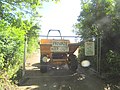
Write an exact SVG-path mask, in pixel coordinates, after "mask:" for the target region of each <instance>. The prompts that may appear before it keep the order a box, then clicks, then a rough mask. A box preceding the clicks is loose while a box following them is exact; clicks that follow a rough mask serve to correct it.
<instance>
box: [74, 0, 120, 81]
mask: <svg viewBox="0 0 120 90" xmlns="http://www.w3.org/2000/svg"><path fill="white" fill-rule="evenodd" d="M85 1H86V0H85ZM81 4H82V11H81V13H80V16H79V17H78V23H76V24H75V29H76V30H75V32H76V33H77V34H78V35H81V38H82V42H83V43H84V41H86V40H88V39H89V40H90V39H91V40H92V39H93V38H94V39H95V44H97V39H98V40H100V39H101V47H100V48H101V60H100V65H101V68H100V71H101V74H106V75H107V76H109V75H112V77H114V78H116V75H117V76H120V49H119V48H120V25H119V24H120V12H119V10H120V1H119V0H87V2H84V0H82V2H81ZM98 44H100V42H98ZM81 47H82V48H81V49H82V50H81V53H80V56H82V57H80V58H81V59H86V58H87V59H91V57H85V55H84V44H81ZM96 47H97V46H96ZM99 50H100V49H99ZM95 52H96V55H95V56H94V57H92V59H91V63H92V64H91V65H92V66H93V67H94V68H95V69H96V66H94V65H96V62H97V61H96V57H97V48H96V50H95ZM109 79H110V78H109ZM117 79H118V78H117Z"/></svg>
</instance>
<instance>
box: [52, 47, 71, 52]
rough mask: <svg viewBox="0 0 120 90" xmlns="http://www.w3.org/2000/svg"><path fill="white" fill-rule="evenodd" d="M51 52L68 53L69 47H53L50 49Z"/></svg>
mask: <svg viewBox="0 0 120 90" xmlns="http://www.w3.org/2000/svg"><path fill="white" fill-rule="evenodd" d="M51 52H69V47H67V46H53V47H51Z"/></svg>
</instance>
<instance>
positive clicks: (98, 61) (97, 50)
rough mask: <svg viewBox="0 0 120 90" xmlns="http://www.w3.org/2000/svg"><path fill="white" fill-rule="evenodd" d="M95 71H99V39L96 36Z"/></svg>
mask: <svg viewBox="0 0 120 90" xmlns="http://www.w3.org/2000/svg"><path fill="white" fill-rule="evenodd" d="M97 72H99V39H98V37H97Z"/></svg>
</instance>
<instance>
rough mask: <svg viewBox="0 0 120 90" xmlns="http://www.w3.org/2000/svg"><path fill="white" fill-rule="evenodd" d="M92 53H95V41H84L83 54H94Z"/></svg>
mask: <svg viewBox="0 0 120 90" xmlns="http://www.w3.org/2000/svg"><path fill="white" fill-rule="evenodd" d="M94 55H95V43H94V42H85V56H94Z"/></svg>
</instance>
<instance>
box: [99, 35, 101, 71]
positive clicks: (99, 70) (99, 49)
mask: <svg viewBox="0 0 120 90" xmlns="http://www.w3.org/2000/svg"><path fill="white" fill-rule="evenodd" d="M100 62H101V37H100V38H99V73H101V71H100V64H101V63H100Z"/></svg>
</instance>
